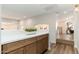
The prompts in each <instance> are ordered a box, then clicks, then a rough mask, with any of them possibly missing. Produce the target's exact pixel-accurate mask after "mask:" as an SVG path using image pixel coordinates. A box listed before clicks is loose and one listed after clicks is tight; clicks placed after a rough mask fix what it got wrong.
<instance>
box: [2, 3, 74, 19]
mask: <svg viewBox="0 0 79 59" xmlns="http://www.w3.org/2000/svg"><path fill="white" fill-rule="evenodd" d="M51 12H52V13H59V14H63V13H67V14H69V13H72V12H73V5H70V4H69V5H68V4H3V5H2V17H13V18H18V19H19V18H23V17H25V16H26V18H28V17H33V16H37V15H41V14H46V13H51Z"/></svg>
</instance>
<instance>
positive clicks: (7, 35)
mask: <svg viewBox="0 0 79 59" xmlns="http://www.w3.org/2000/svg"><path fill="white" fill-rule="evenodd" d="M48 33H49V31H37V32H36V33H35V34H31V35H28V34H27V32H24V31H1V45H2V44H6V43H11V42H14V41H18V40H23V39H28V38H32V37H35V36H40V35H43V34H48Z"/></svg>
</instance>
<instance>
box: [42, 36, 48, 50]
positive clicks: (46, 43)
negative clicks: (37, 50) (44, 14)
mask: <svg viewBox="0 0 79 59" xmlns="http://www.w3.org/2000/svg"><path fill="white" fill-rule="evenodd" d="M46 49H48V37H45V38H43V51H45V50H46Z"/></svg>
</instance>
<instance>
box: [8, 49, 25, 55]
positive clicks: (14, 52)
mask: <svg viewBox="0 0 79 59" xmlns="http://www.w3.org/2000/svg"><path fill="white" fill-rule="evenodd" d="M23 53H24V51H23V48H19V49H16V50H14V51H12V52H9V53H8V54H23Z"/></svg>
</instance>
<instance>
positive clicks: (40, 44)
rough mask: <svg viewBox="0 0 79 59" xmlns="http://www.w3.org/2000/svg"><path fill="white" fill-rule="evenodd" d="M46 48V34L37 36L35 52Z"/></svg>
mask: <svg viewBox="0 0 79 59" xmlns="http://www.w3.org/2000/svg"><path fill="white" fill-rule="evenodd" d="M46 49H48V35H46V36H45V35H44V36H39V37H38V41H37V53H38V54H39V53H43V52H44V51H45V50H46Z"/></svg>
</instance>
